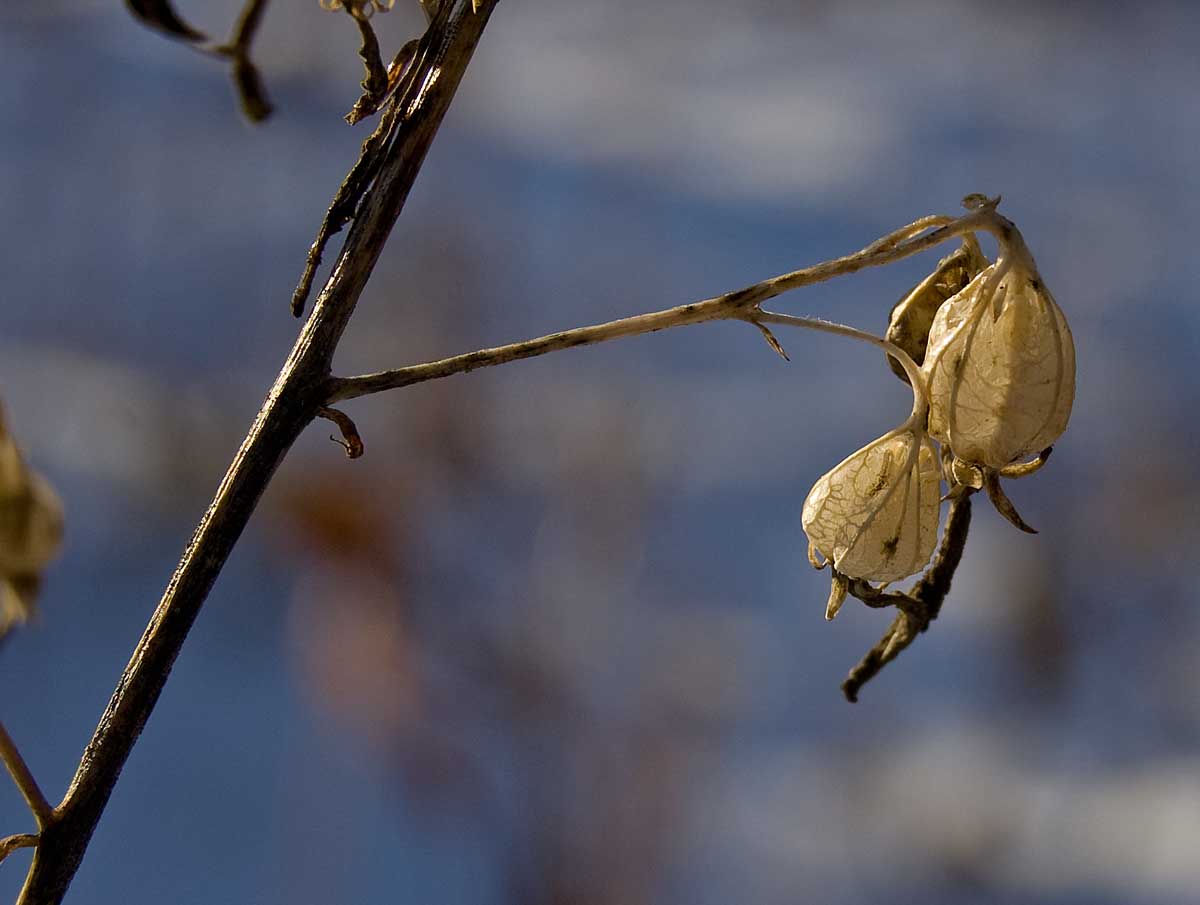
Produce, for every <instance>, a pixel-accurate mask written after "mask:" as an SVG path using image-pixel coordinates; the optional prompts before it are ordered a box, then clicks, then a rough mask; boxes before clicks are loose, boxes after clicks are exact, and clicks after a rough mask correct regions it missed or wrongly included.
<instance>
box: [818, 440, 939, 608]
mask: <svg viewBox="0 0 1200 905" xmlns="http://www.w3.org/2000/svg"><path fill="white" fill-rule="evenodd" d="M939 480H940V475H939V469H938V462H937V454H936V453H935V452H934V449H933V445H932V444H931V443H930V442H929V440H928V438H926V437H925V435H924V433H923V432H922V431H920V430H918V429H914V428H911V427H904V428H900V429H898V430H894V431H891V432H890V433H887V434H885V435H884V436H882V437H880V438H879V439H878V440H875V441H873V442H871V443H869V444H867V445H866V446H864V447H863V448H862V449H860V450H859V451H858V452H856V453H854V454H853V455H852V456H850V457H849V458H847V459H845V460H843V461H842V462H841V463H840V464H838V465H837V466H835V467H834V468H833V469H832V470H831V471H829V472H827V473H826V474H825V475H823V476H822V477H821V478H820V479H819V480H818V481H817V483H816V484H815V485H813V489H812V490H811V491H810V492H809V494H808V498H807V499H806V500H805V501H804V512H803V515H802V518H801V521H802V524H803V525H804V532H805V533H806V534H807V535H808V539H809V543H810V545H811V546H812V547H813V548H815V549H816V550H817V551H818V552H819V553H820V554H821V555H822V556H824V557H825V559H826V560H828V561H829V562H832V563H833V567H834V568H835V569H836V570H837V571H838V572H840V573H842V574H843V575H845V576H848V577H850V578H861V579H865V580H867V581H884V582H887V581H896V580H897V579H900V578H904V577H906V576H908V575H912V574H914V573H915V572H919V571H920V570H921V569H922V568H923V567H924V566H925V564H926V563H927V562H928V561H929V557H930V556H932V555H933V548H934V545H935V544H936V542H937V526H938V509H939V502H940V500H939V498H938V485H939ZM835 611H836V607H835Z"/></svg>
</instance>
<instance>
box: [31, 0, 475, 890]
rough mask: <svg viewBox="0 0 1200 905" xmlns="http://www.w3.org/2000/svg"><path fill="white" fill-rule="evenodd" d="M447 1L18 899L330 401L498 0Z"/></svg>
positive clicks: (50, 884) (83, 837)
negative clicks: (286, 349)
mask: <svg viewBox="0 0 1200 905" xmlns="http://www.w3.org/2000/svg"><path fill="white" fill-rule="evenodd" d="M443 6H444V7H446V9H447V11H446V17H445V19H444V24H443V25H442V26H441V27H439V28H438V29H437V30H436V32H435V33H433V34H428V35H427V39H428V40H427V41H426V52H425V53H424V54H423V55H422V57H421V59H420V60H418V61H417V62H416V63H415V64H414V66H415V67H416V68H418V69H420V70H421V72H422V76H423V77H421V78H417V79H413V80H408V81H406V83H405V84H404V85H402V86H401V88H400V89H399V90H398V91H397V92H396V94H395V96H394V97H393V99H392V101H391V102H390V106H391V108H392V110H393V111H394V116H393V118H392V122H393V123H394V126H393V129H392V132H391V133H390V134H389V136H388V139H387V141H386V142H385V145H386V150H384V151H383V153H382V156H381V158H380V160H379V161H378V162H377V165H376V167H375V176H374V180H373V181H372V183H371V191H370V193H369V195H368V196H367V197H365V198H363V200H362V202H361V204H359V205H358V206H357V211H356V214H357V215H356V217H355V221H354V226H353V227H352V228H351V230H350V233H349V235H348V236H347V238H346V242H345V245H344V246H343V248H342V251H341V255H340V258H339V264H338V266H337V267H335V268H334V271H333V274H332V275H331V277H330V279H329V281H328V283H327V284H326V286H325V288H324V290H323V291H322V292H321V294H320V296H319V297H318V299H317V302H316V304H315V305H314V307H313V311H312V314H311V315H310V316H309V318H308V320H307V322H306V323H305V325H304V327H303V329H302V330H301V331H300V336H299V338H298V339H297V341H296V344H295V346H294V347H293V349H292V351H291V354H290V355H289V356H288V359H287V361H286V362H285V364H284V366H283V369H282V370H281V371H280V373H279V376H278V377H277V378H276V380H275V384H274V385H273V386H272V387H271V390H270V392H269V393H268V395H267V398H266V401H265V402H264V403H263V407H262V409H261V411H260V412H259V414H258V416H257V418H255V421H254V424H253V426H252V427H251V428H250V432H249V433H248V434H247V436H246V439H245V440H244V441H243V443H242V446H241V448H240V449H239V450H238V452H237V455H236V456H235V457H234V460H233V463H232V464H231V465H230V467H229V471H228V472H227V473H226V475H225V478H224V480H222V481H221V484H220V486H219V487H218V488H217V492H216V496H215V497H214V499H213V501H212V503H211V505H210V506H209V508H208V511H207V512H205V514H204V517H203V518H202V519H201V520H200V524H199V526H198V527H197V529H196V532H195V534H194V535H193V537H192V540H191V542H190V543H189V544H188V546H187V549H186V550H185V551H184V554H183V558H182V559H181V560H180V563H179V566H178V567H177V568H176V570H175V574H174V575H173V576H172V578H171V581H170V584H169V585H168V586H167V589H166V591H165V593H164V594H163V597H162V600H161V601H160V602H159V605H158V607H157V608H156V610H155V611H154V614H153V616H152V617H151V618H150V622H149V624H148V625H147V627H146V631H145V633H144V634H143V635H142V638H141V640H140V641H139V642H138V644H137V647H136V648H135V649H134V652H133V656H132V657H131V659H130V661H129V664H128V665H127V666H126V667H125V670H124V671H123V672H122V674H121V677H120V679H119V681H118V682H117V687H116V690H115V691H114V693H113V696H112V699H111V700H110V701H109V704H108V706H107V707H106V708H105V711H104V713H103V715H102V716H101V717H100V722H99V725H97V727H96V731H95V733H94V734H93V736H92V739H91V741H90V742H89V743H88V745H87V748H86V749H85V750H84V752H83V756H82V758H81V759H80V763H79V768H78V770H77V771H76V773H75V777H74V779H73V780H72V782H71V785H70V787H69V788H68V790H67V794H66V796H65V797H64V798H63V801H62V803H61V804H60V805H59V807H58V808H57V809H56V810H55V811H54V813H53V818H52V819H51V820H50V821H49V823H48V824H47V826H46V827H45V829H44V830H43V831H42V833H41V834H40V839H39V840H38V844H37V848H36V849H35V852H34V856H33V862H32V864H31V866H30V869H29V874H28V876H27V877H26V879H25V886H24V888H23V889H22V891H21V896H20V898H19V899H18V903H19V905H54V903H58V902H60V901H61V900H62V897H63V896H64V894H65V893H66V890H67V887H68V886H69V884H70V882H71V879H72V878H73V877H74V876H75V872H76V871H77V870H78V868H79V864H80V862H81V860H82V859H83V855H84V852H85V851H86V849H87V845H88V842H89V840H90V839H91V836H92V832H93V831H94V829H95V827H96V824H97V822H98V821H99V819H100V815H101V814H102V813H103V811H104V808H105V805H106V804H107V803H108V799H109V796H110V795H111V794H112V790H113V787H114V786H115V784H116V782H117V779H118V777H119V776H120V774H121V769H122V767H123V766H124V765H125V762H126V760H127V759H128V757H129V754H130V752H131V751H132V749H133V746H134V744H135V742H136V741H137V739H138V736H139V735H140V734H141V731H142V727H143V726H144V725H145V722H146V719H147V718H148V717H149V715H150V712H151V711H152V710H153V708H154V705H155V703H156V702H157V700H158V696H159V694H160V693H161V692H162V689H163V686H164V685H165V683H166V681H167V677H168V675H169V674H170V672H171V666H172V665H173V663H174V662H175V658H176V656H177V655H178V653H179V651H180V649H181V648H182V646H183V643H184V641H185V640H186V638H187V634H188V630H189V629H190V628H191V626H192V623H193V622H194V621H195V619H196V616H197V614H198V613H199V611H200V607H201V606H202V604H203V603H204V600H205V598H206V597H207V596H208V592H209V590H210V589H211V588H212V585H213V582H214V581H216V578H217V575H218V574H219V572H220V571H221V568H222V566H223V565H224V563H225V560H226V559H227V558H228V556H229V553H230V551H231V550H232V549H233V546H234V544H235V543H236V542H237V539H238V537H239V536H240V535H241V533H242V531H243V529H244V528H245V526H246V523H247V521H249V518H250V515H251V513H252V512H253V511H254V508H255V506H256V504H257V503H258V499H259V497H260V496H261V495H262V493H263V491H264V489H265V488H266V486H267V484H268V482H269V481H270V479H271V476H272V475H273V474H274V472H275V469H276V467H277V466H278V465H279V462H280V461H281V460H282V459H283V457H284V455H285V454H286V452H287V451H288V449H289V448H290V447H291V445H292V443H293V442H294V441H295V439H296V437H297V436H299V434H300V432H301V431H302V430H303V429H304V428H305V427H306V426H307V425H308V424H309V423H310V422H311V421H312V420H313V418H315V417H316V415H317V411H318V410H319V409H320V408H321V407H322V406H324V405H325V402H326V400H325V397H326V396H327V395H328V388H327V380H328V378H329V373H330V363H331V361H332V358H333V353H334V350H335V348H336V347H337V344H338V341H339V340H340V339H341V336H342V333H343V332H344V330H345V328H346V325H347V324H348V323H349V320H350V317H351V315H352V314H353V312H354V307H355V305H356V303H357V302H358V299H359V296H360V295H361V293H362V291H363V288H364V287H365V286H366V283H367V280H368V278H369V277H370V275H371V272H372V270H373V268H374V266H375V262H376V261H377V260H378V258H379V254H380V252H381V251H382V249H383V246H384V243H385V242H386V241H387V237H388V235H389V233H390V232H391V229H392V226H393V224H394V223H395V221H396V218H397V217H398V216H399V214H400V211H401V209H402V208H403V206H404V201H405V199H406V198H407V196H408V192H409V189H410V188H411V187H412V184H413V181H414V180H415V178H416V176H417V173H418V171H419V170H420V167H421V163H422V162H423V160H424V158H425V154H426V152H427V150H428V149H429V145H430V143H431V142H432V140H433V137H434V135H435V134H436V132H437V129H438V126H439V125H440V124H441V121H442V119H443V117H444V116H445V113H446V110H447V108H448V107H449V105H450V101H451V100H452V98H453V97H454V94H455V92H456V91H457V89H458V85H459V82H460V81H461V79H462V76H463V73H464V72H465V70H466V67H467V64H468V63H469V61H470V59H471V55H472V53H473V51H474V49H475V46H476V45H477V43H478V42H479V39H480V37H481V35H482V33H483V29H484V27H485V26H486V24H487V21H488V18H489V16H490V15H491V12H492V10H493V8H494V6H495V3H494V2H487V3H483V4H481V5H480V7H479V10H478V12H476V11H474V10H473V9H472V6H471V4H470V3H469V2H468V3H456V2H449V0H448V2H446V3H445V4H443ZM450 7H453V8H454V9H453V10H451V9H450Z"/></svg>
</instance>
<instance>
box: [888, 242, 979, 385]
mask: <svg viewBox="0 0 1200 905" xmlns="http://www.w3.org/2000/svg"><path fill="white" fill-rule="evenodd" d="M986 266H987V260H986V259H985V258H984V257H983V255H982V254H981V253H980V251H979V246H978V245H976V244H975V243H974V242H971V243H969V244H965V245H963V246H962V247H961V248H959V249H957V250H956V251H955V252H954V253H953V254H950V255H947V256H946V257H944V258H942V260H940V261H938V266H937V269H935V270H934V271H933V273H931V274H930V275H929V276H927V277H925V279H923V280H921V282H920V283H918V284H917V285H916V286H914V287H913V288H912V289H911V290H909V292H908V293H906V294H905V296H904V298H902V299H900V301H898V302H896V304H895V305H894V306H893V307H892V310H891V313H890V314H889V315H888V328H887V334H886V335H885V338H886V339H887V340H888V342H891V343H895V344H896V345H897V346H899V347H900V348H901V349H903V350H904V351H905V352H907V353H908V354H909V356H910V357H911V358H912V360H913V361H915V362H916V363H917V364H921V363H922V362H923V361H924V360H925V350H926V348H927V346H928V341H929V330H930V328H931V327H932V326H933V318H934V316H935V315H936V314H937V311H938V309H939V308H940V307H941V306H942V304H943V303H945V302H946V301H947V300H948V299H951V298H953V297H954V296H955V295H957V294H958V293H959V292H961V291H962V290H963V289H964V288H966V286H967V284H969V283H970V282H971V280H972V279H974V277H975V275H976V274H978V273H979V271H981V270H983V268H984V267H986ZM888 364H889V365H890V366H891V368H892V371H893V372H895V374H896V376H897V377H899V378H900V379H901V380H903V381H904V382H905V383H908V382H909V381H908V375H907V374H906V373H904V368H903V366H902V365H901V364H900V362H898V361H896V359H895V358H894V357H893V356H891V355H889V356H888Z"/></svg>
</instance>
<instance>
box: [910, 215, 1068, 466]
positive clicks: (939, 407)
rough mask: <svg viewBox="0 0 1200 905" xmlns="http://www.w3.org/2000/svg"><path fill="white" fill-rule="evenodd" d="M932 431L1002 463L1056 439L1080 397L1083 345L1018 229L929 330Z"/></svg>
mask: <svg viewBox="0 0 1200 905" xmlns="http://www.w3.org/2000/svg"><path fill="white" fill-rule="evenodd" d="M924 370H925V373H926V377H927V379H928V381H929V393H930V410H929V432H930V434H931V435H932V436H933V437H935V438H936V439H937V440H939V441H940V442H941V443H943V444H945V445H946V446H948V447H949V448H950V450H951V451H952V452H953V454H954V456H955V457H957V458H958V459H960V460H962V461H963V462H965V463H968V464H971V465H977V466H982V467H984V468H992V469H1001V468H1004V467H1005V466H1007V465H1009V464H1011V463H1012V462H1014V461H1016V460H1017V459H1020V458H1022V457H1024V456H1028V455H1030V454H1034V453H1038V452H1040V451H1041V450H1044V449H1046V448H1047V447H1049V446H1050V445H1051V444H1052V443H1053V442H1054V441H1055V440H1056V439H1057V438H1058V437H1059V436H1060V435H1061V434H1062V432H1063V431H1064V430H1065V429H1066V426H1067V421H1068V419H1069V418H1070V415H1071V405H1072V403H1073V401H1074V399H1075V346H1074V343H1073V341H1072V338H1071V330H1070V328H1069V327H1068V326H1067V321H1066V318H1065V317H1064V316H1063V313H1062V310H1061V309H1060V308H1059V307H1058V305H1057V303H1056V302H1055V301H1054V298H1053V296H1051V295H1050V293H1049V291H1047V289H1046V287H1045V284H1044V283H1043V282H1042V279H1041V277H1040V276H1039V275H1038V272H1037V267H1036V265H1035V264H1034V262H1033V258H1032V257H1031V256H1030V254H1029V252H1028V250H1027V249H1026V248H1025V244H1024V242H1022V241H1021V238H1020V236H1019V235H1018V234H1017V233H1016V231H1015V230H1012V231H1011V232H1010V234H1009V235H1007V236H1006V241H1005V242H1004V243H1003V244H1002V248H1001V255H1000V258H999V259H998V260H997V261H996V263H995V264H992V265H991V266H990V267H988V268H987V269H986V270H984V271H983V272H982V273H980V274H979V275H978V276H976V277H975V279H974V280H972V281H971V283H970V284H969V285H968V286H967V287H966V288H965V289H964V290H962V292H960V293H958V295H956V296H954V298H952V299H950V300H949V301H947V302H946V303H945V304H944V305H942V306H941V307H940V308H939V309H938V312H937V315H936V317H935V318H934V321H933V326H932V327H931V328H930V331H929V351H928V356H927V359H926V361H925V364H924Z"/></svg>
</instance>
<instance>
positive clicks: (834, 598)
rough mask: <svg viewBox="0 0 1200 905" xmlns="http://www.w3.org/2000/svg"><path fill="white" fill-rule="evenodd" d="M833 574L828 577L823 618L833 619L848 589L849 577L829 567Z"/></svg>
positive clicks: (844, 600)
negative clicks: (827, 591) (827, 590)
mask: <svg viewBox="0 0 1200 905" xmlns="http://www.w3.org/2000/svg"><path fill="white" fill-rule="evenodd" d="M830 571H831V572H833V576H832V577H831V578H830V579H829V600H827V601H826V602H825V620H826V621H827V622H831V621H833V617H834V616H836V615H837V614H838V611H839V610H840V609H841V608H842V604H843V603H845V602H846V593H847V592H848V591H849V590H850V579H848V578H847V577H846V576H845V575H843V574H842V573H841V572H839V571H838V570H837V569H831V570H830Z"/></svg>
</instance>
